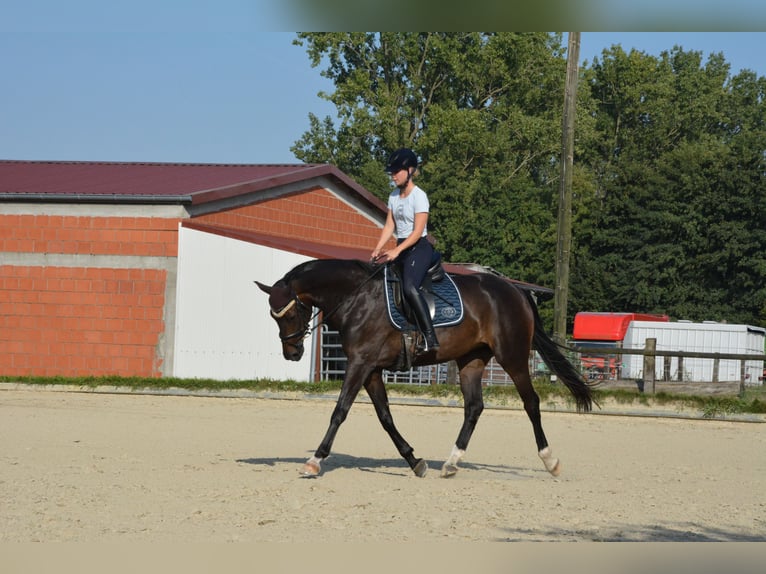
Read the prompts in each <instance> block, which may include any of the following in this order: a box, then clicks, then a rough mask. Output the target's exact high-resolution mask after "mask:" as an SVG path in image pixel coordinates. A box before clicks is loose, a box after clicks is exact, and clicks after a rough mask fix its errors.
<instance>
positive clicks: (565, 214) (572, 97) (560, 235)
mask: <svg viewBox="0 0 766 574" xmlns="http://www.w3.org/2000/svg"><path fill="white" fill-rule="evenodd" d="M579 58H580V32H569V42H568V46H567V76H566V83H565V88H564V114H563V119H562V127H563V129H562V137H561V165H560V176H561V180H560V181H559V212H558V229H557V243H556V286H555V287H556V288H555V290H554V299H553V339H554V341H556V342H558V343H560V344H564V343H565V342H566V326H567V298H568V291H569V252H570V250H571V246H572V169H573V168H572V163H573V159H574V132H575V115H576V111H577V74H578V66H579Z"/></svg>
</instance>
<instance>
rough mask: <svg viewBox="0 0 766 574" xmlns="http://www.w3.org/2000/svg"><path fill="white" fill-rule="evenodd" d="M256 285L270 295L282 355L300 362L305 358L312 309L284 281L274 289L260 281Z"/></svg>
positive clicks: (279, 282)
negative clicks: (304, 342) (305, 343)
mask: <svg viewBox="0 0 766 574" xmlns="http://www.w3.org/2000/svg"><path fill="white" fill-rule="evenodd" d="M255 283H256V285H258V287H259V288H260V290H261V291H263V292H264V293H268V295H269V306H270V307H271V316H272V318H273V319H274V320H275V321H276V322H277V325H278V326H279V338H280V339H281V340H282V355H283V356H284V357H285V359H287V360H288V361H300V360H301V357H302V356H303V339H305V338H306V335H307V334H308V333H309V321H310V320H311V307H310V306H308V305H306V304H305V303H304V302H303V301H301V300H300V298H299V297H298V295H297V293H295V291H293V289H292V288H291V287H289V286H288V285H286V284H285V283H284V281H281V280H280V281H277V282H276V283H275V284H274V285H273V286H272V287H269V286H268V285H264V284H263V283H260V282H258V281H256V282H255Z"/></svg>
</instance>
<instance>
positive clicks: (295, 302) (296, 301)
mask: <svg viewBox="0 0 766 574" xmlns="http://www.w3.org/2000/svg"><path fill="white" fill-rule="evenodd" d="M383 267H385V265H376V266H375V270H374V271H373V272H372V273H371V274H370V275H369V276H368V277H367V278H366V279H365V280H364V281H362V282H361V283H360V284H359V285H357V287H356V289H354V292H353V293H352V294H351V295H352V297H351V301H353V300H354V299H355V298H356V295H357V293H358V292H359V290H360V289H361V288H362V287H364V285H366V284H367V282H368V281H370V280H371V279H372V278H373V277H375V275H377V274H378V273H379V272H380V270H381V269H383ZM290 293H291V298H290V301H288V303H287V304H286V305H284V306H283V307H282V308H281V309H279V310H277V311H275V310H274V309H271V316H272V317H274V319H277V320H278V319H281V318H282V317H284V316H285V314H286V313H287V312H288V311H289V310H290V309H292V308H293V307H297V313H298V319H299V320H300V321H301V323H302V324H303V327H302V328H301V329H299V330H297V331H295V332H294V333H290V334H289V335H279V338H280V339H281V340H282V342H283V343H286V342H287V341H289V340H290V339H295V338H296V337H300V340H301V341H302V340H303V339H305V338H306V337H308V336H309V335H311V333H313V332H314V331H316V330H317V328H319V326H320V325H321V324H322V323H324V322H325V321H327V319H328V318H329V317H331V316H332V315H334V314H335V312H336V311H337V310H338V309H340V307H341V305H344V304H345V303H346V302H347V301H348V300H349V299H344V300H343V301H341V302H340V303H338V304H337V305H336V306H335V307H334V308H333V309H332V310H331V311H330V312H328V313H325V315H324V317H323V318H322V320H321V321H319V322H318V323H317V324H316V325H314V326H313V327H311V326H310V325H311V323H313V322H314V319H316V318H317V317H318V316H319V314H320V313H321V312H322V310H321V309H320V310H318V311H317V312H316V313H314V314H313V315H311V307H309V306H308V305H306V304H305V303H304V302H303V301H301V298H300V297H298V294H297V293H296V292H295V291H294V290H293V288H292V287H290ZM302 311H307V312H308V315H309V316H308V317H307V318H306V320H305V321H303V320H302V317H301V312H302Z"/></svg>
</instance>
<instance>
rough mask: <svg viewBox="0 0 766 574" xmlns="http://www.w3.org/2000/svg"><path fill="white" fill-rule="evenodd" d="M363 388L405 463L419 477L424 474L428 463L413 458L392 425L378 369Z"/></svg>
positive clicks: (392, 421) (386, 397) (408, 446)
mask: <svg viewBox="0 0 766 574" xmlns="http://www.w3.org/2000/svg"><path fill="white" fill-rule="evenodd" d="M364 388H365V389H367V394H368V395H369V396H370V399H371V400H372V404H373V405H374V406H375V412H376V413H377V415H378V420H379V421H380V424H381V425H383V428H384V429H385V431H386V432H387V433H388V436H390V437H391V440H392V441H393V442H394V445H395V446H396V450H398V451H399V454H401V455H402V457H403V458H404V460H406V461H407V464H409V465H410V468H411V469H412V471H413V472H414V473H415V474H416V475H417V476H420V477H423V476H425V475H426V472H427V471H428V464H427V463H426V461H424V460H423V459H422V458H415V455H414V454H413V449H412V447H411V446H410V445H409V443H408V442H407V441H406V440H404V437H402V435H401V434H399V431H398V430H397V429H396V426H395V425H394V419H393V417H392V416H391V409H390V408H389V405H388V393H386V387H385V385H384V384H383V378H382V376H381V371H380V369H378V370H376V371H373V373H372V376H370V378H369V380H368V381H367V382H366V383H365V385H364Z"/></svg>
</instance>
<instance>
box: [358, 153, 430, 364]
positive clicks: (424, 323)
mask: <svg viewBox="0 0 766 574" xmlns="http://www.w3.org/2000/svg"><path fill="white" fill-rule="evenodd" d="M417 170H418V157H417V156H416V155H415V152H413V151H412V150H411V149H407V148H402V149H398V150H396V151H395V152H393V153H392V154H391V156H390V157H389V158H388V163H387V164H386V172H388V174H389V175H390V176H391V180H392V181H393V183H394V185H395V186H396V189H395V190H394V191H393V192H391V195H389V197H388V215H387V216H386V223H385V225H384V226H383V229H382V231H381V234H380V239H379V240H378V244H377V245H376V246H375V249H373V251H372V259H373V261H375V262H376V263H387V262H389V261H394V260H397V259H398V260H399V262H400V263H401V269H402V292H403V293H404V296H405V297H406V298H407V302H408V303H409V304H410V307H411V308H412V311H413V313H414V314H415V319H416V321H417V323H418V328H419V329H420V331H421V332H422V333H423V342H422V343H419V344H418V351H420V352H422V353H427V352H429V351H432V350H435V349H438V348H439V341H438V340H437V339H436V333H435V332H434V326H433V322H432V321H431V313H430V311H429V309H428V305H427V304H426V302H425V300H424V299H423V296H422V294H421V292H420V285H421V283H422V282H423V279H424V278H425V276H426V272H427V271H428V267H429V266H430V265H431V259H432V257H433V252H434V248H433V246H432V245H431V243H430V242H429V241H428V239H426V235H427V234H428V227H427V224H428V209H429V203H428V196H427V195H426V192H425V191H423V190H422V189H421V188H420V187H418V186H417V185H415V183H414V182H413V181H412V178H413V177H414V176H415V174H416V173H417ZM392 235H395V236H396V247H394V248H393V249H390V250H388V251H385V252H383V253H381V250H382V249H383V247H384V246H385V244H386V243H387V242H388V240H389V239H390V238H391V236H392Z"/></svg>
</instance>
